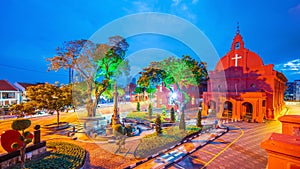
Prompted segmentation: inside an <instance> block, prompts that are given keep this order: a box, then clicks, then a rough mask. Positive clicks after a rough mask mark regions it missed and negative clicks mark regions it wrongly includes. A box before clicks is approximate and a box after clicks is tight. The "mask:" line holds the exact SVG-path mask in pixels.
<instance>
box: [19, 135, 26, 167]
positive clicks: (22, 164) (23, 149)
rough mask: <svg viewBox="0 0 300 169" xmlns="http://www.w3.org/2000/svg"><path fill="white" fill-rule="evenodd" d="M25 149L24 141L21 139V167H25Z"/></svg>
mask: <svg viewBox="0 0 300 169" xmlns="http://www.w3.org/2000/svg"><path fill="white" fill-rule="evenodd" d="M25 150H26V147H25V143H24V141H23V143H22V147H21V149H20V156H21V168H22V169H23V168H25Z"/></svg>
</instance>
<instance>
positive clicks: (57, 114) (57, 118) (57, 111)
mask: <svg viewBox="0 0 300 169" xmlns="http://www.w3.org/2000/svg"><path fill="white" fill-rule="evenodd" d="M56 120H57V121H56V122H57V126H59V110H56Z"/></svg>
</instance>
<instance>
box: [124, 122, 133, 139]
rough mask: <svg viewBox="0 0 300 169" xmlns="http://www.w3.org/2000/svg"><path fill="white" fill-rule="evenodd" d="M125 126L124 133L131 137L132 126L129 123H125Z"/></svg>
mask: <svg viewBox="0 0 300 169" xmlns="http://www.w3.org/2000/svg"><path fill="white" fill-rule="evenodd" d="M125 128H126V135H127V136H128V137H131V136H132V128H133V127H132V126H131V125H129V124H127V125H126V127H125Z"/></svg>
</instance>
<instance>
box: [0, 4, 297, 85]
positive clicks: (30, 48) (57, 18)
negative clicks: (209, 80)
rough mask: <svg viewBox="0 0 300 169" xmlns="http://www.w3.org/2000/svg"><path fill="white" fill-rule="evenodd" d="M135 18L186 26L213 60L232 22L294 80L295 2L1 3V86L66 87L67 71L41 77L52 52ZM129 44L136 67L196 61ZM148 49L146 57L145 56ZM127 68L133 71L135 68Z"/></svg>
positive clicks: (140, 38) (157, 39)
mask: <svg viewBox="0 0 300 169" xmlns="http://www.w3.org/2000/svg"><path fill="white" fill-rule="evenodd" d="M141 12H159V13H166V14H171V15H175V16H177V17H180V18H183V19H185V20H187V21H188V22H191V23H192V24H194V25H195V26H196V27H197V28H198V29H199V30H201V31H202V32H203V33H204V34H205V35H206V36H207V38H208V39H209V40H210V42H211V43H212V45H213V46H214V48H215V50H216V52H217V54H218V55H219V57H222V56H223V55H225V54H226V52H228V51H229V49H230V47H231V43H232V40H233V37H234V35H235V32H236V26H237V22H239V23H240V30H241V34H242V36H243V39H244V42H245V47H246V48H249V49H250V50H252V51H254V52H256V53H258V54H259V55H260V56H261V57H262V59H263V61H264V63H265V64H274V65H275V69H276V70H278V71H282V72H283V73H284V74H285V75H286V76H287V78H288V80H289V81H293V80H295V79H300V0H273V1H269V0H251V1H246V0H143V1H142V0H140V1H136V0H114V1H111V0H42V1H41V0H1V1H0V20H1V26H0V34H1V41H0V49H1V50H0V58H1V60H0V79H7V80H9V81H10V82H12V83H14V82H32V83H35V82H50V83H54V82H55V81H59V82H61V83H68V72H67V71H59V72H53V71H52V72H47V64H48V63H47V62H46V58H48V57H53V56H54V55H55V52H56V51H55V49H56V47H58V46H61V45H62V43H63V42H65V41H70V40H77V39H89V38H90V37H91V36H92V35H93V34H94V33H95V32H97V31H98V30H99V29H101V28H102V27H103V26H104V25H107V24H109V23H111V22H113V21H115V20H117V19H119V18H121V17H124V16H127V15H131V14H136V13H141ZM136 26H137V27H139V26H141V25H139V23H136ZM143 26H145V25H143ZM161 27H164V24H163V23H162V25H161ZM119 29H120V30H121V29H122V27H120V28H119ZM170 29H172V28H170ZM174 29H176V28H174ZM182 33H184V32H182ZM120 35H121V36H122V34H120ZM189 38H190V40H191V41H193V40H194V39H193V38H195V39H196V38H198V37H197V36H195V37H193V36H191V37H189ZM128 42H129V45H130V47H129V49H128V52H127V55H128V56H132V57H131V58H133V59H132V60H135V61H136V60H144V61H145V62H146V60H147V58H148V60H147V61H153V60H155V57H157V58H156V59H162V58H163V57H162V55H176V56H181V55H183V54H189V55H191V56H193V57H196V56H195V55H196V54H195V53H194V52H193V51H192V50H191V49H190V48H189V47H188V46H187V45H186V44H183V43H182V42H179V41H178V40H176V39H173V38H170V37H165V36H162V35H156V34H152V35H151V34H146V35H137V36H133V37H130V38H128ZM103 43H104V42H103ZM201 45H202V44H199V48H201ZM148 49H153V50H151V52H150V53H147V51H149V50H148ZM150 55H151V57H150ZM154 55H155V56H154ZM152 56H153V57H152ZM203 61H205V60H203ZM145 65H146V63H144V62H141V63H140V65H139V66H140V67H142V66H145ZM211 66H212V65H211ZM212 67H213V66H212ZM132 68H133V70H136V72H138V71H139V69H140V68H139V67H138V64H136V65H134V66H133V67H132ZM132 75H134V73H133V74H132Z"/></svg>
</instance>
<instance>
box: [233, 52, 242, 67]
mask: <svg viewBox="0 0 300 169" xmlns="http://www.w3.org/2000/svg"><path fill="white" fill-rule="evenodd" d="M231 59H232V60H235V67H237V66H238V59H242V56H238V54H235V57H234V58H231Z"/></svg>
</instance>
